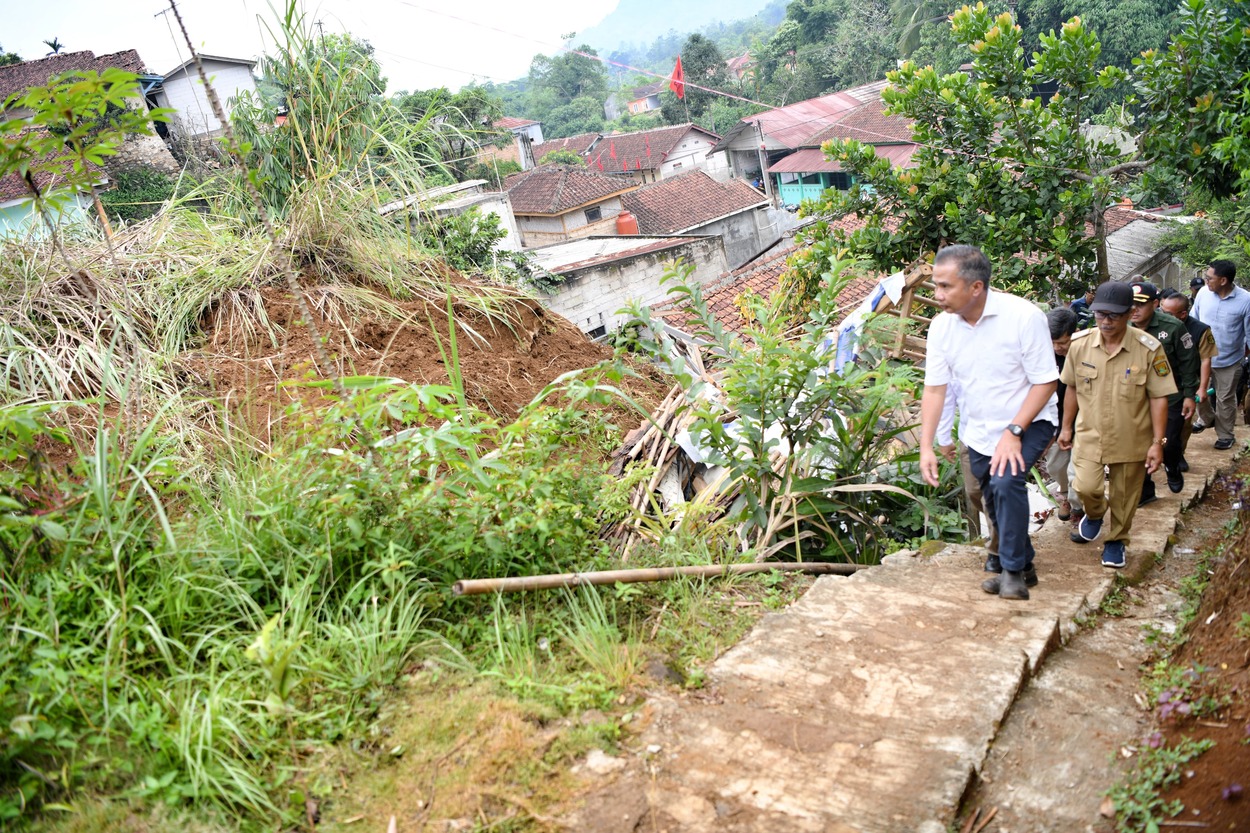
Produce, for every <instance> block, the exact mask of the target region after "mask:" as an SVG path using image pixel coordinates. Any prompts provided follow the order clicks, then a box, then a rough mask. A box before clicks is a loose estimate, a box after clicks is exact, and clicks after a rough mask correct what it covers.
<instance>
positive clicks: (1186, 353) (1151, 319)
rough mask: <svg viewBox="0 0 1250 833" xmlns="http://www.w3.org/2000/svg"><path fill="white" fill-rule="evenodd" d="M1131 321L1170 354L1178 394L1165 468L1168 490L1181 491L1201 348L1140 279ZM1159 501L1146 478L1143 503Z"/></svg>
mask: <svg viewBox="0 0 1250 833" xmlns="http://www.w3.org/2000/svg"><path fill="white" fill-rule="evenodd" d="M1132 285H1133V311H1132V322H1133V326H1134V327H1136V328H1137V329H1139V330H1141V331H1143V332H1145V333H1148V334H1150V335H1152V336H1154V338H1155V339H1156V340H1158V342H1159V343H1160V344H1162V345H1163V351H1164V353H1165V354H1166V355H1167V358H1168V364H1169V365H1171V367H1172V372H1173V375H1174V377H1175V379H1176V387H1177V392H1176V393H1174V394H1172V395H1171V396H1169V397H1168V424H1167V432H1166V434H1165V436H1166V437H1167V441H1166V443H1165V444H1164V446H1163V469H1164V471H1165V472H1166V473H1167V478H1168V488H1169V489H1171V490H1172V491H1173V492H1179V491H1180V490H1181V489H1184V488H1185V475H1184V474H1183V473H1182V472H1181V457H1182V455H1183V454H1184V446H1183V444H1182V443H1181V430H1182V429H1183V428H1184V427H1185V423H1186V422H1187V421H1188V420H1189V419H1190V418H1191V417H1192V416H1193V414H1194V407H1195V406H1194V394H1195V393H1197V391H1198V381H1199V379H1198V377H1199V375H1200V371H1201V367H1202V363H1201V360H1200V359H1199V356H1198V349H1197V348H1198V345H1197V344H1196V343H1195V342H1194V337H1193V336H1192V335H1190V333H1189V330H1188V328H1186V327H1185V325H1184V323H1182V322H1181V321H1180V320H1179V319H1177V318H1174V317H1172V316H1170V315H1168V314H1167V313H1166V312H1161V311H1160V310H1159V289H1158V287H1156V286H1155V285H1154V284H1152V283H1147V282H1146V281H1144V280H1143V279H1141V278H1140V277H1137V278H1134V279H1133V281H1132ZM1155 500H1157V496H1156V495H1155V483H1154V478H1153V477H1152V476H1150V475H1147V476H1146V480H1145V482H1143V483H1142V490H1141V503H1140V504H1139V505H1142V506H1144V505H1145V504H1147V503H1151V502H1153V501H1155Z"/></svg>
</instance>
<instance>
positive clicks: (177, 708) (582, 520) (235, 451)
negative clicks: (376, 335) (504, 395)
mask: <svg viewBox="0 0 1250 833" xmlns="http://www.w3.org/2000/svg"><path fill="white" fill-rule="evenodd" d="M450 398H451V392H450V391H449V390H448V389H446V388H437V387H432V388H417V387H411V386H408V385H404V384H402V383H398V382H395V381H391V380H376V381H366V380H356V387H355V398H354V399H353V401H350V402H339V403H336V404H333V405H330V406H328V408H327V409H325V410H321V411H319V412H317V413H315V414H314V413H312V412H302V411H298V410H297V412H296V413H295V414H294V415H293V416H292V420H293V422H294V424H295V425H296V426H297V427H295V428H294V429H293V430H291V431H289V432H287V433H285V434H284V435H283V438H282V439H281V440H280V441H279V443H278V445H277V447H275V448H274V449H273V451H272V453H267V454H257V453H256V452H255V450H254V449H253V448H252V447H251V446H250V445H246V444H238V445H225V446H222V447H220V452H219V454H220V456H219V457H218V458H217V459H201V460H198V461H197V460H192V459H189V458H186V457H184V456H180V451H179V450H180V449H181V448H183V447H184V446H185V444H184V443H183V442H181V441H180V440H179V439H178V437H177V435H176V434H171V433H170V432H168V431H166V430H164V428H165V425H164V423H165V421H166V420H167V419H169V418H171V416H173V415H176V410H177V409H176V408H175V407H174V406H173V405H172V404H171V406H170V408H169V409H168V410H167V411H164V412H161V411H158V412H157V413H156V414H155V415H154V417H153V419H152V421H151V422H150V423H149V424H147V425H146V426H144V428H143V430H141V431H139V432H137V433H133V432H130V433H127V432H123V431H122V430H119V422H118V421H114V420H113V419H109V418H106V417H105V416H104V412H103V411H101V412H100V416H99V418H98V422H97V425H96V428H95V432H94V435H93V437H92V438H91V442H90V443H89V444H88V445H86V446H85V447H83V448H81V449H79V455H78V459H79V463H78V465H77V467H76V468H75V471H74V472H73V476H71V477H68V478H65V479H63V480H61V481H59V482H57V483H56V484H55V485H54V486H52V487H48V486H46V485H45V486H44V487H43V494H44V495H45V496H47V500H46V501H44V502H42V503H40V504H39V505H35V501H34V500H33V499H32V498H31V497H30V495H31V488H30V487H31V480H30V474H29V472H28V471H27V470H25V469H23V468H22V467H20V466H12V467H10V468H9V469H8V470H6V471H5V473H4V474H3V483H2V484H0V485H2V487H3V488H2V489H0V495H3V496H4V497H3V501H4V508H5V513H4V514H3V516H0V546H2V547H3V549H4V551H5V552H7V553H11V554H14V555H15V556H16V558H17V561H16V562H15V563H13V564H12V565H11V566H9V567H6V568H4V569H3V570H0V598H2V599H3V600H4V604H3V605H2V606H0V627H2V628H3V630H2V631H0V636H2V641H0V750H2V751H0V818H8V819H13V818H18V817H22V816H24V815H26V814H28V813H29V811H30V810H31V809H32V808H36V807H38V806H39V805H40V804H41V803H49V802H50V803H65V802H67V801H72V800H73V797H74V796H75V795H77V794H79V793H80V791H81V790H83V789H95V790H102V791H104V792H106V793H108V792H118V791H120V792H121V793H124V794H128V795H133V796H139V797H150V798H158V799H164V800H169V801H172V802H175V803H182V802H186V801H191V802H197V803H203V804H207V805H209V806H215V807H217V808H218V809H219V810H220V811H222V812H224V813H227V814H232V815H234V816H235V817H237V818H240V819H245V820H246V819H261V818H271V817H273V816H274V815H277V816H279V817H291V813H294V812H297V811H298V809H299V808H296V809H295V810H292V808H290V807H288V806H287V805H286V803H285V798H284V796H285V795H286V794H287V792H288V791H289V789H294V788H295V787H296V786H298V787H300V788H301V789H303V788H304V787H303V786H302V785H300V784H299V782H300V778H301V776H300V772H301V762H302V761H303V760H304V759H305V758H306V757H307V756H308V755H309V754H310V752H311V751H312V750H313V749H315V748H316V747H317V746H318V745H322V744H325V743H331V742H334V741H336V740H337V739H339V738H342V737H344V736H345V735H346V734H348V733H350V732H352V731H353V730H354V729H358V728H360V727H361V726H362V725H364V723H366V722H367V721H368V720H369V719H370V715H372V714H373V713H374V712H375V711H376V709H377V707H378V705H379V703H380V701H381V692H383V691H384V690H385V689H386V688H387V687H388V686H389V685H390V684H391V683H392V681H394V680H395V679H397V678H398V676H399V675H400V674H401V673H402V672H403V669H404V668H405V667H406V666H407V665H408V664H409V663H411V662H412V661H413V660H414V658H415V657H417V656H419V655H422V654H426V653H429V652H444V651H446V650H447V647H446V646H445V643H444V642H443V640H442V638H441V637H439V636H437V635H436V631H438V630H441V631H446V628H447V625H448V624H449V623H452V622H454V621H456V620H457V619H458V618H459V617H460V616H463V615H464V614H465V613H470V612H472V611H474V610H475V609H476V608H474V607H473V606H472V605H471V604H464V605H460V606H455V605H453V604H452V602H451V599H450V598H449V596H448V594H447V591H446V587H448V586H449V584H450V581H449V580H450V579H452V578H457V577H460V576H472V575H479V576H481V575H493V574H500V573H509V574H515V573H523V572H541V571H546V570H569V569H584V568H585V567H587V566H588V565H590V564H591V563H592V562H593V561H594V560H595V559H596V558H597V557H599V556H598V555H597V554H598V553H600V552H601V547H600V545H599V544H598V542H597V538H596V536H595V533H596V531H597V522H596V521H595V520H594V517H595V512H594V507H595V506H597V505H599V504H601V503H602V502H604V501H605V500H606V501H608V502H610V501H611V499H612V495H613V494H614V491H613V489H612V488H611V487H610V486H609V484H608V483H607V482H606V478H604V477H603V476H601V475H599V476H596V475H594V474H593V473H592V472H587V471H586V470H585V469H584V468H583V466H582V465H581V464H580V463H576V464H575V463H572V462H570V463H567V464H562V463H560V462H558V461H557V462H553V459H552V458H553V456H555V453H556V451H557V449H558V448H559V447H560V443H561V442H563V440H564V438H565V437H566V436H567V432H568V431H569V430H570V426H574V425H575V424H576V423H577V420H576V419H575V417H574V415H573V413H572V412H571V411H570V410H565V409H558V408H553V407H550V406H545V405H535V406H533V407H532V408H531V409H528V410H527V411H526V412H524V413H523V414H522V415H521V417H520V419H519V420H518V421H517V423H515V424H513V425H508V426H501V425H499V424H497V423H495V422H493V421H492V420H490V419H489V418H487V417H486V416H485V415H483V414H480V413H477V412H473V411H471V410H469V411H464V410H461V409H459V408H457V407H456V406H453V405H452V404H449V402H448V400H450ZM23 407H24V406H7V407H5V408H4V409H0V428H3V427H5V426H6V425H10V424H12V423H13V420H14V419H16V418H17V417H18V416H19V415H20V414H21V413H22V409H23ZM29 423H30V420H27V421H26V422H24V423H23V424H25V425H29ZM362 424H363V425H364V426H365V428H366V429H368V430H369V431H370V432H371V433H373V434H374V435H381V434H382V433H383V432H384V431H383V429H384V428H385V429H389V430H390V431H391V432H392V435H393V439H392V440H390V441H387V442H384V443H380V444H378V445H377V446H376V447H375V448H372V449H361V448H359V446H358V444H355V443H354V440H355V434H356V431H358V430H360V426H361V425H362ZM396 431H398V433H394V432H396ZM37 433H38V432H37V431H36V432H34V433H32V432H30V431H28V432H27V433H26V434H25V435H24V437H25V441H26V442H27V443H28V444H34V442H35V441H37V440H38V437H37V436H35V435H36V434H37ZM6 434H7V435H8V436H10V438H12V437H13V436H15V435H14V434H13V433H12V432H6ZM123 438H124V439H125V441H124V442H123V441H122V440H123ZM48 439H49V438H47V437H45V441H47V440H48ZM471 447H472V448H474V449H476V448H479V447H490V448H493V449H494V451H493V452H492V453H491V454H489V455H480V454H476V453H473V454H470V453H467V452H468V450H469V449H470V448H471ZM621 498H622V502H623V496H621ZM585 615H586V616H588V617H590V618H591V619H593V620H594V621H596V622H598V623H600V624H599V626H598V628H599V630H600V631H602V630H603V628H604V627H606V625H605V624H604V623H605V622H606V619H605V616H604V612H603V610H602V609H599V608H595V607H593V606H591V607H589V608H587V612H586V614H585ZM436 619H437V620H441V624H440V623H438V622H436ZM436 626H437V627H436ZM568 638H570V639H572V638H573V637H568ZM578 644H581V648H580V649H579V650H581V651H582V652H585V653H587V654H588V656H589V654H590V653H591V652H594V653H595V654H598V655H601V656H611V654H612V650H611V648H610V647H605V645H604V644H601V640H600V641H597V642H587V643H584V644H582V643H578ZM605 673H606V672H605ZM619 676H620V669H618V670H617V671H616V672H614V673H613V675H612V679H613V680H614V682H613V684H618V683H619V679H618V678H619ZM279 763H280V764H281V765H280V766H279ZM48 773H63V775H61V776H59V777H58V778H55V779H53V778H50V777H49V776H48ZM292 785H294V786H292Z"/></svg>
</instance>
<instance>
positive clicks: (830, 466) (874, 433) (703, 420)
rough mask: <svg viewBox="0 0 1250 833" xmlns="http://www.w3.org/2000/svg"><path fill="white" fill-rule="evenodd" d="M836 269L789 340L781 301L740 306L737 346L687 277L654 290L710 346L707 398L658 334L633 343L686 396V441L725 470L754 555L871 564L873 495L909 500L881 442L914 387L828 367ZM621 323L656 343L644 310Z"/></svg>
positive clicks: (672, 276) (878, 531) (840, 281)
mask: <svg viewBox="0 0 1250 833" xmlns="http://www.w3.org/2000/svg"><path fill="white" fill-rule="evenodd" d="M846 266H847V263H846V262H835V263H834V264H833V265H832V266H831V267H830V273H829V278H828V282H827V283H826V284H825V285H824V286H822V287H821V290H820V292H819V294H818V295H817V299H816V303H815V305H814V307H813V309H812V313H811V316H810V318H809V320H808V321H806V322H805V324H804V325H803V328H802V331H801V333H800V334H799V335H798V336H797V337H795V338H791V337H790V330H791V327H790V324H791V322H790V321H789V320H788V319H787V318H786V317H785V316H784V315H783V314H782V311H781V304H782V303H783V300H782V299H780V295H781V293H778V294H777V297H776V298H775V299H774V300H773V301H771V302H769V303H765V302H764V301H762V300H760V299H759V298H757V297H752V298H750V299H748V300H747V301H746V311H745V314H746V316H747V318H748V321H749V324H748V326H747V328H746V330H745V332H744V334H743V336H742V337H739V336H737V335H734V334H732V333H728V332H726V331H725V330H724V329H723V328H722V327H721V325H720V324H719V323H718V322H717V321H716V319H715V317H714V316H712V315H711V314H710V313H709V311H708V309H707V305H706V303H705V302H704V300H703V295H702V291H701V288H700V287H699V285H698V284H694V283H690V282H688V276H689V274H690V267H680V268H674V269H673V270H672V271H670V272H669V274H668V275H666V277H665V279H664V282H665V284H666V285H667V286H668V292H669V294H670V295H671V296H673V297H674V299H675V300H676V301H678V302H679V303H680V304H681V306H683V307H685V308H687V309H688V310H689V312H690V315H691V316H692V318H693V320H694V322H695V324H694V330H693V332H692V335H694V336H695V337H696V338H699V339H701V340H703V341H705V342H707V343H709V344H710V345H711V349H712V351H713V352H714V353H715V354H716V355H717V356H718V357H719V360H720V367H719V375H718V379H717V384H716V390H715V391H713V389H711V388H710V387H709V385H708V382H707V381H706V380H705V379H704V378H703V377H702V376H699V377H696V376H693V375H692V374H691V373H690V371H689V370H688V369H687V368H686V366H685V363H684V360H682V359H681V358H680V354H679V353H678V352H677V351H676V349H675V347H674V346H673V344H672V343H671V341H670V340H669V338H668V337H667V336H659V337H655V336H650V335H643V336H640V340H639V341H638V347H639V348H640V349H641V350H643V351H644V352H645V353H646V354H648V355H650V356H652V357H654V358H656V359H658V360H662V361H665V362H667V363H668V364H669V366H670V369H671V371H672V372H673V374H674V375H675V376H676V377H677V378H678V379H679V380H681V382H682V384H683V385H684V386H685V387H686V388H687V398H688V399H689V400H690V402H692V403H693V404H692V405H691V408H692V409H693V413H694V415H695V419H694V422H693V424H692V426H691V429H690V433H691V439H692V441H693V442H694V443H695V444H696V446H697V447H698V448H699V449H701V453H702V454H703V455H704V457H705V458H706V460H707V462H708V463H709V464H714V465H722V466H725V467H727V468H728V470H729V472H730V476H731V477H732V479H733V480H734V482H735V483H736V484H737V485H738V486H739V488H740V490H741V495H742V503H741V509H740V511H739V512H738V513H737V514H735V515H732V516H731V517H732V520H734V521H735V522H739V521H740V522H741V523H742V524H743V537H744V540H745V541H747V542H748V543H749V545H750V546H751V547H753V548H755V549H756V550H757V552H758V553H759V554H760V555H761V556H762V557H768V556H770V555H773V554H775V553H779V552H786V553H789V554H791V555H797V554H799V553H801V552H803V551H808V552H823V553H824V554H825V555H827V556H829V557H834V558H841V559H844V560H846V559H849V560H867V561H868V562H872V561H875V560H876V559H877V558H879V557H880V555H881V554H882V552H883V551H884V550H885V549H886V547H887V540H888V537H887V535H886V533H885V531H884V530H883V528H882V525H883V520H882V519H881V517H880V516H881V515H882V514H884V513H883V512H882V511H881V506H882V505H883V504H882V496H883V495H887V494H896V495H902V496H904V497H906V498H908V499H910V498H911V496H910V493H908V492H907V491H906V490H904V489H901V488H899V487H898V486H896V485H893V484H892V483H891V482H890V477H891V476H892V475H893V474H895V473H896V472H894V471H893V470H892V469H891V466H890V464H891V463H894V462H896V461H894V460H893V457H894V449H893V448H892V447H891V441H892V440H893V439H894V438H895V437H896V436H898V435H899V434H900V433H902V432H903V431H905V430H907V426H906V425H903V424H899V423H898V422H896V421H895V420H896V419H897V416H896V414H897V410H896V409H897V408H898V406H899V405H900V404H901V403H902V401H903V399H904V397H905V396H906V395H907V393H908V392H909V391H911V390H912V388H913V386H914V381H913V380H912V379H911V378H910V377H909V376H908V374H907V372H906V371H904V370H902V369H897V370H893V371H891V370H888V369H886V368H881V369H865V368H863V367H859V366H855V365H848V366H847V367H846V368H844V370H843V372H842V373H836V372H833V371H832V369H831V368H829V367H828V362H829V360H830V355H829V353H828V349H829V346H828V344H827V341H826V339H827V336H828V333H829V332H830V326H831V324H832V322H833V320H835V316H836V314H837V310H838V305H837V303H836V298H837V295H838V292H839V291H840V290H841V289H842V287H843V286H845V285H846V283H847V282H848V281H849V279H850V272H849V271H845V267H846ZM630 312H631V314H632V315H633V316H634V317H635V318H636V319H637V322H638V323H639V324H640V325H642V327H644V328H645V330H643V332H644V333H661V332H662V330H661V328H660V327H658V325H657V324H656V322H654V321H653V320H652V318H651V314H650V311H649V310H648V309H646V308H642V307H641V306H639V305H634V306H632V307H630Z"/></svg>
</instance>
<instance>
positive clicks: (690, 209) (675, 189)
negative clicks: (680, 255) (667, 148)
mask: <svg viewBox="0 0 1250 833" xmlns="http://www.w3.org/2000/svg"><path fill="white" fill-rule="evenodd" d="M767 202H768V200H767V199H766V198H765V197H764V195H763V194H761V193H760V192H759V191H756V190H755V189H754V188H752V187H751V186H750V185H748V184H747V183H745V182H743V181H742V180H740V179H731V180H729V181H728V182H717V181H716V180H714V179H712V178H711V177H710V176H708V175H707V174H706V173H705V172H703V171H691V172H690V173H688V174H682V175H681V176H674V177H669V178H668V179H662V180H660V181H659V182H653V183H652V184H650V185H647V186H644V187H643V188H640V189H638V190H637V191H631V192H630V193H628V194H626V195H625V196H623V197H621V204H622V205H624V206H625V209H626V210H628V211H629V212H630V213H631V214H633V215H634V216H635V217H636V218H638V231H639V232H640V233H641V234H673V233H674V232H678V231H684V230H686V229H693V228H698V227H699V226H701V225H704V224H705V223H709V222H711V221H712V220H715V219H717V218H720V217H725V216H728V215H730V214H736V213H738V212H739V211H746V210H747V209H749V208H753V207H754V206H757V205H763V204H765V203H767Z"/></svg>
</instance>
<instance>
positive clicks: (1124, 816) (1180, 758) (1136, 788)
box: [1107, 738, 1212, 833]
mask: <svg viewBox="0 0 1250 833" xmlns="http://www.w3.org/2000/svg"><path fill="white" fill-rule="evenodd" d="M1211 746H1212V742H1211V741H1209V740H1200V741H1195V740H1192V739H1189V738H1186V739H1184V740H1182V741H1181V742H1180V743H1179V744H1177V745H1176V746H1173V747H1168V746H1164V745H1162V744H1161V743H1158V744H1156V743H1155V742H1152V741H1151V740H1150V739H1148V740H1147V742H1146V743H1145V744H1144V745H1143V748H1142V749H1141V750H1140V754H1139V755H1138V758H1137V763H1136V764H1135V765H1134V767H1133V769H1132V771H1131V772H1129V774H1128V776H1127V777H1126V780H1125V781H1123V782H1121V783H1120V784H1117V785H1116V786H1115V787H1113V788H1112V789H1111V790H1110V791H1109V792H1108V793H1107V795H1108V796H1110V798H1111V800H1112V801H1113V802H1114V803H1115V811H1116V829H1117V830H1118V831H1119V832H1120V833H1159V830H1160V829H1161V825H1160V823H1161V822H1162V821H1163V820H1165V819H1170V818H1175V817H1176V816H1177V815H1178V814H1179V813H1180V812H1181V811H1182V810H1183V809H1185V808H1184V805H1182V804H1181V803H1180V802H1179V801H1163V799H1161V798H1160V797H1159V794H1160V793H1161V792H1162V791H1163V790H1165V789H1166V788H1167V787H1170V786H1172V785H1174V784H1176V783H1178V782H1179V781H1180V779H1181V774H1182V772H1183V769H1182V768H1183V767H1184V766H1185V764H1187V763H1189V762H1190V761H1192V760H1193V759H1194V758H1196V757H1198V756H1199V755H1201V754H1202V753H1203V752H1206V751H1207V750H1208V749H1210V748H1211Z"/></svg>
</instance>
